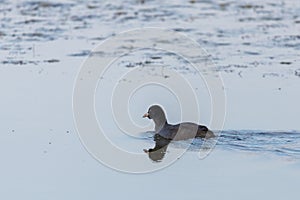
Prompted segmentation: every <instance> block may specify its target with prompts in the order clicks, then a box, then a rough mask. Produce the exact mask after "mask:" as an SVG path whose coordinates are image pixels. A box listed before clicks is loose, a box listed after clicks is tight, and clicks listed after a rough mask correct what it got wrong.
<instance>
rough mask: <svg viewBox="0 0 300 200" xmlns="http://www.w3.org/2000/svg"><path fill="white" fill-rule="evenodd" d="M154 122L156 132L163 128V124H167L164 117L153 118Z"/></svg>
mask: <svg viewBox="0 0 300 200" xmlns="http://www.w3.org/2000/svg"><path fill="white" fill-rule="evenodd" d="M154 123H155V132H156V133H158V132H160V131H161V130H162V129H163V128H164V126H165V125H167V124H168V122H167V120H166V119H164V120H154Z"/></svg>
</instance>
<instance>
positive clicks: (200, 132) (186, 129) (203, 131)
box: [143, 105, 215, 140]
mask: <svg viewBox="0 0 300 200" xmlns="http://www.w3.org/2000/svg"><path fill="white" fill-rule="evenodd" d="M143 117H148V118H149V119H152V120H153V121H154V123H155V132H156V133H157V134H159V135H160V136H162V137H164V138H166V139H172V140H186V139H190V138H195V137H200V138H212V137H215V135H214V133H213V132H212V131H210V130H209V129H208V128H207V127H206V126H202V125H198V124H195V123H191V122H183V123H180V124H176V125H172V124H168V122H167V118H166V115H165V113H164V111H163V109H162V108H161V107H160V106H158V105H153V106H151V107H150V108H149V110H148V112H147V113H146V114H144V116H143Z"/></svg>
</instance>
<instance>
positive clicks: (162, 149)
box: [144, 134, 171, 162]
mask: <svg viewBox="0 0 300 200" xmlns="http://www.w3.org/2000/svg"><path fill="white" fill-rule="evenodd" d="M153 139H154V142H155V147H154V148H153V149H144V152H145V153H147V154H148V157H149V158H150V159H151V160H152V161H154V162H160V161H162V159H163V158H164V156H165V154H166V152H167V148H168V145H169V144H170V142H171V140H170V139H166V138H164V137H162V136H160V135H159V134H155V135H154V138H153Z"/></svg>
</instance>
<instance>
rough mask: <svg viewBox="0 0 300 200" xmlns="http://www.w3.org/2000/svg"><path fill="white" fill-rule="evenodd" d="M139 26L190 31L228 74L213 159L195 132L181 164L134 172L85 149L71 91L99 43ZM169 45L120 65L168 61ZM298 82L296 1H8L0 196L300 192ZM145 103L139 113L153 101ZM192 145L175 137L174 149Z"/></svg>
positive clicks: (0, 4)
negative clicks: (201, 157) (200, 156)
mask: <svg viewBox="0 0 300 200" xmlns="http://www.w3.org/2000/svg"><path fill="white" fill-rule="evenodd" d="M142 27H160V28H167V29H170V30H175V31H178V32H180V33H184V34H186V35H187V36H188V37H190V38H192V39H194V40H196V41H197V42H199V44H200V45H201V46H202V47H203V48H204V49H206V50H207V51H208V53H209V54H210V57H211V58H212V59H213V61H214V62H215V63H216V68H215V69H213V70H214V71H217V72H221V73H222V77H223V81H224V86H225V87H224V89H225V90H226V93H227V115H226V120H225V127H224V129H225V130H224V131H221V132H220V137H219V139H218V142H217V145H216V147H215V149H214V151H212V153H211V155H209V156H208V157H207V158H206V159H204V160H199V159H198V158H197V151H198V149H199V146H201V144H202V140H200V139H197V140H195V141H194V142H193V143H192V145H191V146H190V149H189V150H188V151H187V153H186V154H185V155H184V156H183V157H182V158H180V159H179V160H178V162H175V164H173V165H172V166H170V167H168V168H166V169H164V170H161V171H159V172H156V173H150V174H144V175H140V176H137V175H130V174H123V173H119V172H116V171H114V170H112V169H110V168H107V167H105V166H103V165H101V164H100V163H99V162H97V161H96V160H94V159H93V158H92V157H91V155H90V154H89V153H88V152H87V151H86V150H85V149H84V148H83V146H82V144H81V143H80V140H79V137H78V135H77V134H76V129H75V125H74V122H73V113H72V112H73V110H72V92H73V84H74V81H75V78H76V75H77V72H78V69H79V67H80V65H81V63H82V62H83V61H84V59H85V58H86V57H87V56H88V55H89V53H90V52H91V51H92V49H93V48H94V47H96V46H97V45H98V44H99V43H101V42H102V41H104V40H105V39H106V38H109V37H111V36H114V35H116V34H118V33H119V32H122V31H128V30H130V29H133V28H142ZM132 42H133V43H134V41H132ZM103 55H105V53H104V54H103ZM168 56H170V55H166V54H164V53H162V52H156V53H155V54H154V55H153V54H149V55H148V54H145V55H144V58H143V60H139V59H138V58H140V57H138V56H137V57H136V60H127V61H126V62H123V63H121V64H120V65H119V66H120V67H124V68H126V69H127V68H128V69H132V68H135V67H140V66H142V65H146V64H147V63H151V62H153V63H163V64H165V63H167V62H168ZM133 58H134V57H133ZM181 64H182V63H181ZM185 72H186V71H184V69H183V73H185ZM299 85H300V2H299V0H281V1H272V0H265V1H246V0H242V1H237V0H233V1H221V0H204V1H185V0H174V1H163V2H162V1H157V0H149V1H147V0H145V1H140V0H136V1H80V0H78V1H75V0H74V1H71V0H70V1H66V0H64V1H27V0H23V1H8V0H0V91H1V101H0V110H1V112H0V121H1V122H2V123H1V125H0V133H1V134H0V157H1V158H2V162H1V163H2V164H1V167H0V174H1V181H0V188H1V189H0V198H2V199H83V198H86V197H88V198H89V199H99V198H111V199H121V198H124V199H127V198H130V199H141V198H142V199H161V198H166V199H167V198H168V199H199V198H209V199H221V198H222V199H254V198H259V199H263V198H268V199H283V198H287V197H288V198H289V199H297V198H298V197H299V190H298V185H299V180H300V179H299V175H298V174H299V158H300V132H299V130H300V123H299V113H300V107H299V100H300V96H299V89H300V88H299ZM101 92H102V91H100V95H101V94H102V93H101ZM103 92H105V91H103ZM158 96H159V95H158ZM161 96H162V95H161ZM167 102H168V101H166V102H165V103H166V108H168V105H167ZM133 105H135V104H133ZM136 105H141V106H140V107H139V108H136V110H135V111H133V114H136V115H137V116H141V115H142V114H143V113H142V112H144V111H145V109H147V107H148V106H149V105H143V104H141V103H140V102H137V103H136ZM131 106H132V105H131ZM142 106H143V107H142ZM204 106H205V105H204ZM171 108H172V107H171ZM176 109H177V108H176ZM176 109H174V110H171V111H168V119H170V121H172V122H178V121H180V118H179V115H177V110H176ZM202 120H203V123H205V124H207V122H208V121H209V116H206V115H205V114H204V117H203V119H202ZM141 123H144V122H141ZM106 125H107V126H108V127H111V126H112V125H113V124H112V122H110V123H107V124H106ZM293 130H295V131H293ZM115 139H116V138H115ZM116 142H119V143H120V144H121V145H123V146H124V147H127V148H128V149H130V150H131V149H133V151H137V152H143V149H144V148H145V149H147V148H152V147H153V146H154V144H155V142H154V141H153V138H152V137H150V138H147V139H140V140H138V139H133V138H130V137H127V136H121V137H119V138H117V139H116ZM188 144H189V142H187V141H181V142H177V143H176V142H175V143H171V144H170V147H171V148H168V150H167V151H166V155H168V153H169V152H168V151H172V149H174V148H183V147H185V146H186V145H188ZM145 156H147V155H146V154H145Z"/></svg>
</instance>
